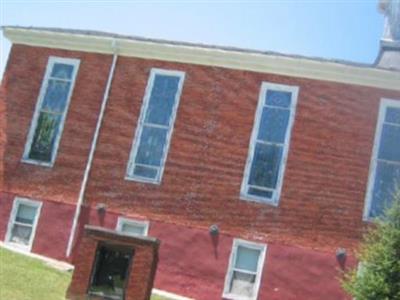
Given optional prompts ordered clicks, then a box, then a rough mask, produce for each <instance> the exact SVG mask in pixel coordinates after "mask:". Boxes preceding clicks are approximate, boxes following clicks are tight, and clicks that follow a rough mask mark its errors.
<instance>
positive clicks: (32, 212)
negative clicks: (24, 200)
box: [15, 204, 37, 224]
mask: <svg viewBox="0 0 400 300" xmlns="http://www.w3.org/2000/svg"><path fill="white" fill-rule="evenodd" d="M36 211H37V207H33V206H28V205H24V204H20V205H19V206H18V211H17V215H16V217H15V221H17V222H20V223H25V224H33V221H34V220H35V216H36Z"/></svg>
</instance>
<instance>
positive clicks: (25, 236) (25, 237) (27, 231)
mask: <svg viewBox="0 0 400 300" xmlns="http://www.w3.org/2000/svg"><path fill="white" fill-rule="evenodd" d="M31 234H32V227H31V226H23V225H18V224H14V226H13V228H12V230H11V238H10V241H11V242H13V243H17V244H22V245H29V240H30V238H31Z"/></svg>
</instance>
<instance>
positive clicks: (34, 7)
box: [0, 0, 383, 77]
mask: <svg viewBox="0 0 400 300" xmlns="http://www.w3.org/2000/svg"><path fill="white" fill-rule="evenodd" d="M377 2H378V0H335V1H332V0H319V1H315V0H303V1H302V0H298V1H293V0H292V1H289V0H280V1H277V0H275V1H268V0H264V1H251V0H249V1H245V0H242V1H233V0H231V1H222V0H220V1H218V0H214V1H199V0H198V1H194V0H193V1H189V0H187V1H178V0H175V1H151V0H149V1H133V0H131V1H121V0H119V1H118V0H115V1H101V0H97V1H88V0H86V1H85V0H81V1H79V0H77V1H72V0H70V1H57V0H53V1H49V0H48V1H35V0H31V1H18V0H12V1H11V0H0V24H1V25H21V26H44V27H61V28H74V29H93V30H101V31H109V32H114V33H121V34H129V35H139V36H145V37H150V38H163V39H169V40H179V41H189V42H198V43H206V44H216V45H226V46H236V47H242V48H251V49H258V50H272V51H278V52H282V53H289V54H301V55H306V56H318V57H325V58H337V59H345V60H351V61H356V62H364V63H372V62H373V61H374V59H375V57H376V55H377V53H378V48H379V39H380V37H381V34H382V30H383V16H382V15H381V14H380V13H379V12H378V10H377ZM9 49H10V43H9V42H8V41H7V40H6V39H5V38H4V37H3V35H2V33H1V65H0V77H1V76H2V73H3V69H4V66H5V63H6V60H7V57H8V53H9Z"/></svg>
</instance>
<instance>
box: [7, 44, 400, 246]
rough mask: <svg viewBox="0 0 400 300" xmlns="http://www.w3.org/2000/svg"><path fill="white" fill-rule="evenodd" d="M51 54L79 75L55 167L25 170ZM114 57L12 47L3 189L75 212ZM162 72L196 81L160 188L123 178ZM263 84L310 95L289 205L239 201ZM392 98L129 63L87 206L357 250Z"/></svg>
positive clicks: (267, 77) (269, 77) (305, 99)
mask: <svg viewBox="0 0 400 300" xmlns="http://www.w3.org/2000/svg"><path fill="white" fill-rule="evenodd" d="M49 55H54V56H61V57H72V58H80V59H81V65H80V69H79V73H78V76H77V82H76V86H75V89H74V92H73V97H72V101H71V105H70V108H69V111H68V114H67V120H66V124H65V127H64V132H63V136H62V139H61V143H60V147H59V150H58V155H57V159H56V162H55V165H54V167H53V168H51V169H50V168H45V167H38V166H35V165H29V164H25V163H21V161H20V160H21V157H22V153H23V149H24V145H25V142H26V136H27V133H28V130H29V126H30V122H31V119H32V114H33V110H34V107H35V104H36V101H37V95H38V92H39V88H40V85H41V81H42V78H43V74H44V70H45V67H46V63H47V59H48V57H49ZM110 64H111V56H107V55H100V54H94V53H83V52H74V51H64V50H57V49H47V48H39V47H28V46H22V45H14V46H13V49H12V51H11V56H10V59H9V63H8V66H7V70H6V73H5V78H4V82H3V84H4V88H5V106H6V107H5V111H6V113H5V116H6V121H5V125H4V126H5V131H6V134H7V139H6V143H5V148H4V149H5V160H4V172H5V182H4V188H3V189H4V190H5V191H8V192H13V193H16V194H19V195H25V196H29V197H33V198H36V197H37V198H44V199H53V200H55V201H62V202H69V203H74V202H75V201H76V199H77V195H78V191H79V185H80V182H81V179H82V175H83V170H84V166H85V163H86V160H87V155H88V152H89V147H90V143H91V140H92V136H93V132H94V128H95V123H96V120H97V116H98V112H99V107H100V103H101V99H102V96H103V92H104V89H105V83H106V79H107V76H108V71H109V67H110ZM153 67H157V68H165V69H174V70H181V71H185V72H186V79H185V82H184V86H183V93H182V97H181V101H180V106H179V108H178V113H177V118H176V122H175V128H174V131H173V135H172V140H171V147H170V150H169V153H168V158H167V161H166V165H165V172H164V176H163V181H162V183H161V184H160V185H152V184H142V183H137V182H133V181H126V180H125V179H124V176H125V172H126V167H127V162H128V158H129V152H130V149H131V145H132V140H133V137H134V132H135V129H136V126H137V121H138V116H139V112H140V109H141V105H142V100H143V95H144V90H145V87H146V84H147V80H148V77H149V72H150V69H151V68H153ZM262 81H268V82H275V83H280V84H288V85H297V86H299V87H300V92H299V99H298V105H297V112H296V118H295V122H294V128H293V132H292V139H291V145H290V149H289V156H288V161H287V166H286V172H285V177H284V183H283V189H282V196H281V199H280V204H279V207H272V206H269V205H265V204H257V203H253V202H246V201H242V200H240V199H239V192H240V185H241V182H242V176H243V170H244V165H245V161H246V158H247V154H248V145H249V140H250V133H251V130H252V127H253V123H254V115H255V110H256V105H257V100H258V95H259V91H260V86H261V82H262ZM382 97H388V98H394V99H400V93H399V92H394V91H388V90H381V89H376V88H368V87H362V86H355V85H346V84H339V83H333V82H324V81H318V80H309V79H300V78H292V77H287V76H278V75H273V74H261V73H255V72H248V71H239V70H229V69H224V68H218V67H208V66H199V65H191V64H180V63H173V62H164V61H157V60H145V59H137V58H127V57H120V58H119V61H118V64H117V66H116V71H115V77H114V80H113V84H112V87H111V94H110V99H109V105H108V107H107V110H106V113H105V119H104V124H103V127H102V129H101V132H100V137H99V144H98V147H97V149H96V153H95V158H94V164H93V169H92V172H91V176H90V179H89V184H88V190H87V193H86V201H87V203H88V204H89V205H95V204H96V203H99V202H102V203H105V204H107V207H108V209H109V210H110V211H115V212H119V213H124V214H129V213H130V212H132V211H134V212H135V213H137V214H140V215H144V216H146V217H148V218H151V219H152V220H162V221H164V222H171V223H176V224H180V225H183V226H185V225H187V224H191V225H193V226H198V227H199V228H208V226H209V225H210V224H213V223H217V224H219V225H220V228H221V231H222V232H224V233H229V234H232V235H234V236H241V237H244V238H250V239H255V238H256V239H257V238H262V239H265V240H266V241H279V242H281V243H287V244H297V245H301V246H306V247H314V248H318V247H320V248H326V247H328V248H333V247H336V246H337V244H338V243H341V244H343V245H352V244H353V242H354V241H356V240H358V239H359V237H360V235H361V233H362V231H363V228H364V224H363V222H362V211H363V207H364V197H365V190H366V185H367V178H368V170H369V162H370V157H371V151H372V145H373V138H374V132H375V126H376V120H377V113H378V106H379V100H380V98H382Z"/></svg>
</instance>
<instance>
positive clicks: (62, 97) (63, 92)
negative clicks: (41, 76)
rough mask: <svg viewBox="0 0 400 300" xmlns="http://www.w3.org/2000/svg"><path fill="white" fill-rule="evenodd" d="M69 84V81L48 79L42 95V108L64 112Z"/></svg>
mask: <svg viewBox="0 0 400 300" xmlns="http://www.w3.org/2000/svg"><path fill="white" fill-rule="evenodd" d="M70 86H71V83H70V82H66V81H59V80H53V79H50V80H49V81H48V85H47V90H46V94H45V96H44V100H43V105H42V110H49V111H51V112H58V113H62V112H64V109H65V105H66V104H67V98H68V92H69V88H70Z"/></svg>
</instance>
